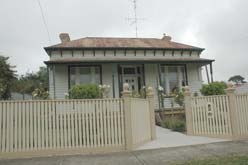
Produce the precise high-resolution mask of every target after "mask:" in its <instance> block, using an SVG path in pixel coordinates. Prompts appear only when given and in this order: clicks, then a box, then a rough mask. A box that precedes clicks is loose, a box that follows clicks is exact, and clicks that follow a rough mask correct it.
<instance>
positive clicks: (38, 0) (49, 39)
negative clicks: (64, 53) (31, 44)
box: [37, 0, 51, 43]
mask: <svg viewBox="0 0 248 165" xmlns="http://www.w3.org/2000/svg"><path fill="white" fill-rule="evenodd" d="M37 2H38V5H39V7H40V12H41V16H42V20H43V23H44V26H45V29H46V32H47V36H48V41H49V43H51V37H50V33H49V30H48V26H47V23H46V19H45V15H44V12H43V9H42V6H41V3H40V0H37Z"/></svg>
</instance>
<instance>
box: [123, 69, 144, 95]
mask: <svg viewBox="0 0 248 165" xmlns="http://www.w3.org/2000/svg"><path fill="white" fill-rule="evenodd" d="M119 74H120V84H121V86H123V84H124V83H128V84H129V86H130V90H132V91H133V92H137V93H139V92H140V89H141V87H142V86H143V85H144V78H143V67H142V65H120V67H119Z"/></svg>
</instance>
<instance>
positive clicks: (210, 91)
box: [200, 82, 227, 96]
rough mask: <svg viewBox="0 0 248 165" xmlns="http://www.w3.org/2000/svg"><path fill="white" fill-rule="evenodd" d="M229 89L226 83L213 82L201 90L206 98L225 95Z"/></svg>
mask: <svg viewBox="0 0 248 165" xmlns="http://www.w3.org/2000/svg"><path fill="white" fill-rule="evenodd" d="M226 88H227V85H226V83H224V82H213V83H210V84H205V85H203V86H202V88H201V90H200V91H201V94H202V95H204V96H210V95H224V94H225V93H226V92H225V89H226Z"/></svg>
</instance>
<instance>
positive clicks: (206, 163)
mask: <svg viewBox="0 0 248 165" xmlns="http://www.w3.org/2000/svg"><path fill="white" fill-rule="evenodd" d="M172 165H248V155H246V156H240V155H239V156H225V157H218V158H207V159H202V160H200V159H195V160H191V161H187V162H181V163H177V164H172Z"/></svg>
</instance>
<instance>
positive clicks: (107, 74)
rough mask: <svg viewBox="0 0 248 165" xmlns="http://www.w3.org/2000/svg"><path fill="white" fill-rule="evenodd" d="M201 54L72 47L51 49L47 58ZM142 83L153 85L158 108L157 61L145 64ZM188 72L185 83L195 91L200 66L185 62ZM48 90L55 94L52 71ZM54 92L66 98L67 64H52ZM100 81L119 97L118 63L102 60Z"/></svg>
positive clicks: (111, 95)
mask: <svg viewBox="0 0 248 165" xmlns="http://www.w3.org/2000/svg"><path fill="white" fill-rule="evenodd" d="M118 57H120V58H122V59H123V58H130V57H132V58H142V59H144V58H149V57H150V58H153V59H154V58H156V57H157V58H163V57H164V58H173V59H175V60H176V59H180V58H200V54H199V52H197V51H160V50H156V51H149V50H147V51H143V50H137V51H136V52H135V51H134V50H129V51H128V50H127V51H124V50H116V51H111V50H108V51H103V50H97V51H91V50H84V51H83V50H73V51H52V52H51V53H50V60H54V59H66V58H70V59H71V58H75V59H79V58H80V59H98V58H101V59H102V58H106V59H108V60H111V59H112V58H113V59H114V58H115V59H116V58H118ZM112 67H113V68H114V70H113V71H114V90H113V88H112V87H113V85H112ZM144 68H145V83H146V86H152V87H153V88H154V90H155V92H156V94H155V108H159V104H158V95H157V86H158V85H157V84H158V83H157V81H158V80H159V77H158V65H157V64H145V65H144ZM187 76H188V83H189V86H190V88H191V91H192V93H195V92H198V93H199V89H200V88H201V85H202V75H201V71H200V66H199V65H197V64H187ZM49 78H50V79H49V84H50V87H49V90H50V96H51V98H54V97H53V96H54V87H53V72H52V71H49ZM55 84H56V86H55V93H56V99H63V98H65V96H64V94H65V93H68V67H67V65H56V66H55ZM102 84H106V85H110V86H111V89H110V97H113V96H114V94H113V91H115V97H117V98H118V97H119V79H118V69H117V64H102Z"/></svg>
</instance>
